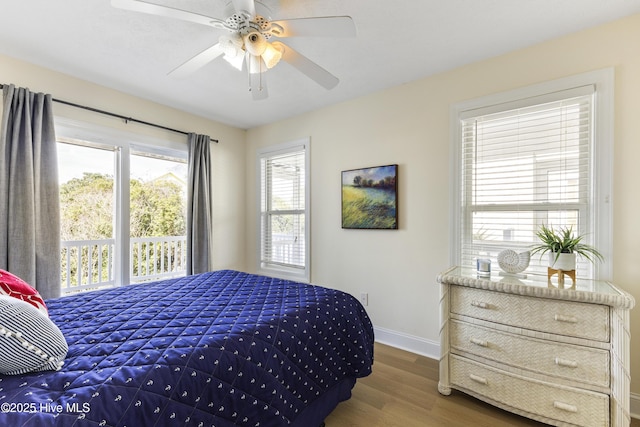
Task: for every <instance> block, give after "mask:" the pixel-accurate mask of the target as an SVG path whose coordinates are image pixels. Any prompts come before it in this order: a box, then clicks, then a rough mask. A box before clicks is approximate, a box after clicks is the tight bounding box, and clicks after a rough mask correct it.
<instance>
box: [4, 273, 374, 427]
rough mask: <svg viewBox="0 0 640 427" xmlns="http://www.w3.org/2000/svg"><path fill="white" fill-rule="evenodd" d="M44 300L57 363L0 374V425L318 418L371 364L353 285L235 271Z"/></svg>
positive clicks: (306, 425)
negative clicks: (64, 348) (60, 343)
mask: <svg viewBox="0 0 640 427" xmlns="http://www.w3.org/2000/svg"><path fill="white" fill-rule="evenodd" d="M46 306H47V308H48V311H49V316H50V319H51V320H52V321H53V323H55V325H57V326H58V327H59V329H60V332H61V333H62V335H63V336H64V339H65V340H66V343H67V344H68V353H67V355H66V358H65V360H64V364H63V365H62V367H61V368H60V369H59V370H57V371H52V370H47V371H42V372H32V373H27V374H18V375H0V425H10V426H38V427H41V426H78V427H82V426H129V427H140V426H174V425H188V426H203V427H204V426H211V427H229V426H247V427H249V426H251V427H280V426H293V427H316V426H320V425H322V423H323V420H324V418H325V417H326V415H328V414H329V413H330V412H331V411H332V410H333V409H334V408H335V406H336V405H337V404H338V403H339V402H340V401H343V400H346V399H348V398H349V397H350V396H351V389H352V387H353V386H354V384H355V382H356V379H357V378H360V377H364V376H366V375H368V374H369V373H370V372H371V368H372V364H373V328H372V325H371V322H370V319H369V317H368V316H367V314H366V312H365V310H364V308H363V307H362V305H361V304H360V303H359V301H358V300H356V299H355V298H354V297H352V296H350V295H349V294H346V293H344V292H341V291H337V290H333V289H329V288H325V287H320V286H314V285H308V284H303V283H298V282H293V281H287V280H281V279H275V278H270V277H266V276H260V275H253V274H247V273H242V272H238V271H232V270H222V271H215V272H209V273H204V274H199V275H194V276H187V277H183V278H178V279H170V280H164V281H159V282H154V283H149V284H140V285H132V286H127V287H121V288H115V289H108V290H102V291H95V292H88V293H83V294H76V295H72V296H67V297H63V298H58V299H52V300H47V301H46Z"/></svg>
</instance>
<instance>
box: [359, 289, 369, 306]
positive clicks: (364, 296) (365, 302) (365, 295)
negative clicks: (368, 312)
mask: <svg viewBox="0 0 640 427" xmlns="http://www.w3.org/2000/svg"><path fill="white" fill-rule="evenodd" d="M360 302H361V303H362V305H364V306H367V305H369V294H368V293H366V292H360Z"/></svg>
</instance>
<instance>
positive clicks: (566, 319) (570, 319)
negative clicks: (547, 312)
mask: <svg viewBox="0 0 640 427" xmlns="http://www.w3.org/2000/svg"><path fill="white" fill-rule="evenodd" d="M553 318H554V319H555V320H557V321H558V322H565V323H578V319H576V318H575V317H573V316H565V315H562V314H556V315H555V316H554V317H553Z"/></svg>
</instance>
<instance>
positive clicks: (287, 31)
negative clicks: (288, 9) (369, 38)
mask: <svg viewBox="0 0 640 427" xmlns="http://www.w3.org/2000/svg"><path fill="white" fill-rule="evenodd" d="M271 24H275V25H274V26H273V27H274V28H273V29H272V31H271V33H272V34H273V35H274V36H276V37H355V36H356V25H355V24H354V22H353V19H351V17H350V16H320V17H317V18H299V19H283V20H281V21H272V22H271ZM278 27H280V28H282V32H281V33H280V34H278V33H279V32H280V31H279V28H278Z"/></svg>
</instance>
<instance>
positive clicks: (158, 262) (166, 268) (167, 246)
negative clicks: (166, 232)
mask: <svg viewBox="0 0 640 427" xmlns="http://www.w3.org/2000/svg"><path fill="white" fill-rule="evenodd" d="M129 253H130V254H131V255H130V256H131V258H130V264H131V277H130V279H131V282H132V283H140V282H149V281H151V280H159V279H166V278H169V277H176V276H184V274H185V272H186V271H187V237H186V236H163V237H140V238H132V239H131V250H130V251H129Z"/></svg>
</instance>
